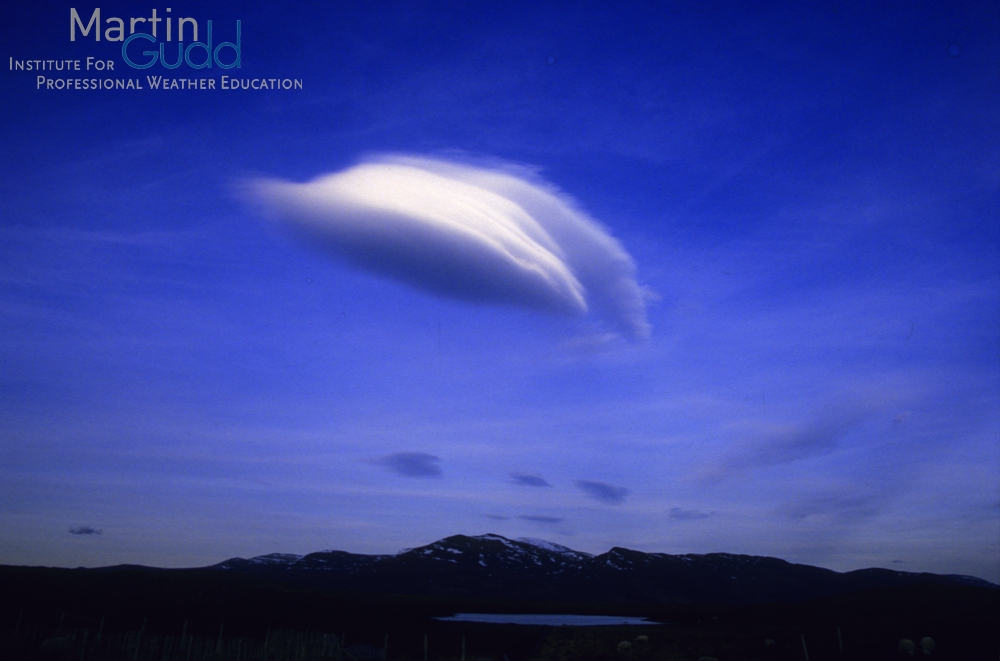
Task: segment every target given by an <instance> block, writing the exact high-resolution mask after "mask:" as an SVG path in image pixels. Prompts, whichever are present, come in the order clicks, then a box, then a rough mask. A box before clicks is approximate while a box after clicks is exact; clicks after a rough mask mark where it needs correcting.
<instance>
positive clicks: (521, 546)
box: [206, 534, 997, 604]
mask: <svg viewBox="0 0 1000 661" xmlns="http://www.w3.org/2000/svg"><path fill="white" fill-rule="evenodd" d="M206 569H210V570H217V571H224V572H227V573H242V574H250V575H255V576H260V577H266V578H270V579H274V580H279V581H281V582H289V583H294V584H300V585H309V586H313V587H319V588H328V589H329V588H332V589H340V590H349V591H355V592H371V593H392V594H411V595H439V596H453V597H474V598H482V599H503V600H528V601H570V602H603V603H636V604H712V603H714V604H753V603H773V602H794V601H802V600H806V599H814V598H817V597H825V596H830V595H836V594H843V593H847V592H854V591H858V590H866V589H873V588H883V587H894V586H905V585H917V584H964V585H973V586H980V587H989V588H997V586H996V585H994V584H992V583H989V582H988V581H984V580H982V579H979V578H975V577H971V576H958V575H940V574H930V573H912V572H900V571H893V570H889V569H877V568H873V569H860V570H856V571H851V572H845V573H841V572H836V571H833V570H830V569H823V568H820V567H812V566H809V565H800V564H794V563H790V562H787V561H785V560H780V559H778V558H770V557H761V556H749V555H735V554H729V553H708V554H685V555H669V554H666V553H643V552H640V551H633V550H630V549H626V548H620V547H615V548H612V549H611V550H610V551H608V552H607V553H602V554H600V555H596V556H595V555H591V554H588V553H582V552H579V551H574V550H572V549H569V548H567V547H565V546H560V545H558V544H552V543H550V542H544V541H542V540H533V539H519V540H511V539H507V538H505V537H501V536H500V535H493V534H487V535H480V536H476V537H470V536H466V535H454V536H451V537H446V538H444V539H442V540H439V541H437V542H434V543H432V544H428V545H426V546H421V547H418V548H413V549H406V550H404V551H401V552H400V553H397V554H395V555H362V554H355V553H347V552H345V551H321V552H318V553H310V554H308V555H305V556H296V555H289V554H278V553H274V554H270V555H264V556H259V557H256V558H250V559H243V558H232V559H229V560H226V561H224V562H221V563H219V564H217V565H213V566H212V567H208V568H206Z"/></svg>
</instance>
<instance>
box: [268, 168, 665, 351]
mask: <svg viewBox="0 0 1000 661" xmlns="http://www.w3.org/2000/svg"><path fill="white" fill-rule="evenodd" d="M249 188H250V191H251V193H252V195H253V196H254V197H256V198H257V199H258V200H260V201H262V202H263V203H264V204H265V206H266V207H267V208H268V209H270V210H271V211H272V212H273V213H276V214H278V215H279V216H280V217H282V218H283V219H285V220H286V221H287V222H288V223H289V224H290V225H292V226H293V227H295V228H297V229H299V230H302V231H303V232H304V233H305V234H306V235H307V236H309V237H311V239H312V240H313V241H314V242H316V243H317V244H319V245H320V246H321V247H323V248H324V249H326V250H327V251H328V252H330V253H331V254H333V255H335V256H336V257H337V258H339V259H342V260H345V261H347V262H349V263H351V264H353V265H355V266H357V267H360V268H362V269H365V270H368V271H373V272H375V273H379V274H382V275H386V276H389V277H392V278H394V279H396V280H399V281H402V282H405V283H408V284H410V285H413V286H415V287H418V288H421V289H424V290H428V291H431V292H434V293H437V294H441V295H445V296H450V297H453V298H459V299H464V300H468V301H473V302H478V303H508V304H513V305H519V306H523V307H531V308H537V309H542V310H547V311H551V312H559V313H568V314H571V315H585V314H588V313H589V314H593V315H595V316H596V317H597V318H599V319H601V320H603V321H604V322H605V323H606V324H607V325H608V326H610V327H611V328H612V329H613V330H614V331H615V332H616V333H618V334H621V335H623V336H626V337H629V338H632V339H642V338H646V337H648V336H649V332H650V327H649V323H648V321H647V319H646V293H645V292H644V290H643V289H642V288H641V287H640V286H639V284H638V282H637V281H636V267H635V263H634V262H633V260H632V258H631V256H630V255H629V254H628V253H627V252H626V251H625V249H624V248H623V247H622V246H621V244H620V243H619V242H618V241H617V240H616V239H615V238H614V237H612V236H611V235H610V234H609V233H608V232H607V230H605V229H604V228H603V227H602V226H601V225H600V224H598V223H597V222H596V221H595V220H594V219H592V218H590V217H589V216H588V215H587V214H586V213H584V212H583V211H582V210H581V209H580V208H579V207H578V206H577V205H576V203H575V202H574V201H573V200H572V199H570V198H569V197H568V196H566V195H565V194H563V193H561V192H560V191H558V190H556V189H555V188H554V187H553V186H552V185H550V184H548V183H546V182H544V181H542V180H541V179H540V178H539V177H538V176H537V174H535V173H534V172H532V171H530V170H528V169H527V168H524V167H516V166H510V165H501V166H494V167H478V166H473V165H469V164H466V163H461V162H457V161H447V160H442V159H430V158H416V157H410V156H398V155H397V156H385V157H381V158H373V159H368V160H366V161H364V162H362V163H361V164H359V165H356V166H354V167H352V168H349V169H347V170H344V171H342V172H338V173H335V174H327V175H323V176H321V177H319V178H317V179H314V180H312V181H310V182H306V183H294V182H288V181H281V180H277V179H264V180H260V181H256V182H254V183H253V184H252V185H251V186H250V187H249Z"/></svg>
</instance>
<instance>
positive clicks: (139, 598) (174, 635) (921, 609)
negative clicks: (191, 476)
mask: <svg viewBox="0 0 1000 661" xmlns="http://www.w3.org/2000/svg"><path fill="white" fill-rule="evenodd" d="M0 594H2V595H3V602H2V604H0V659H2V661H7V660H10V661H18V660H20V659H38V660H43V659H67V660H68V659H80V660H81V661H99V660H102V659H109V660H110V659H122V660H123V661H124V660H126V659H127V660H128V661H142V660H146V659H150V660H151V659H157V660H158V661H159V660H164V661H166V660H167V659H183V660H184V661H195V660H196V659H209V658H211V659H234V660H235V659H248V660H249V659H265V658H267V659H274V660H278V659H282V660H283V659H288V660H289V661H290V660H291V659H300V660H302V661H305V660H306V659H336V658H343V659H345V660H346V661H351V660H350V658H349V657H347V656H342V655H341V649H342V647H341V639H344V643H346V647H347V650H348V651H349V652H351V651H352V650H353V656H354V657H357V658H359V661H360V660H361V659H363V657H364V656H365V655H366V654H368V655H378V654H380V653H381V650H382V649H383V647H384V646H385V645H386V642H388V648H387V649H388V659H389V661H423V659H424V640H425V636H426V640H427V652H426V654H427V659H428V660H429V661H461V658H462V644H463V639H464V643H465V659H466V660H467V661H477V660H480V659H490V660H492V661H504V659H506V660H507V661H531V660H545V661H571V660H580V661H590V660H594V661H605V660H606V661H658V660H663V661H672V660H681V659H689V660H691V661H697V659H699V658H700V657H702V656H711V657H714V658H717V659H719V661H730V660H737V659H746V660H752V659H775V660H780V659H805V658H806V656H805V651H804V650H803V646H802V639H803V637H804V639H805V643H806V650H807V651H808V659H809V660H810V661H822V660H824V659H859V660H860V659H895V658H914V657H910V656H908V655H901V654H900V653H899V652H898V645H899V641H900V639H902V638H909V639H911V640H915V641H919V640H920V639H921V638H923V637H925V636H930V637H932V638H933V639H934V640H935V642H936V645H937V647H936V650H935V652H934V653H933V655H931V657H928V658H930V659H942V660H946V659H952V660H958V659H962V660H966V659H970V660H979V659H982V660H994V659H997V658H1000V635H998V634H997V633H996V630H997V629H998V627H997V623H998V622H1000V590H995V589H988V588H979V587H971V586H962V585H950V586H949V585H916V586H907V587H897V588H889V589H883V590H875V591H867V592H858V593H851V594H847V595H840V596H837V597H830V598H825V599H819V600H813V601H808V602H802V603H797V604H765V605H757V606H739V607H737V606H704V605H703V606H676V605H671V606H664V605H648V604H645V605H644V604H636V605H626V604H613V605H608V604H594V603H554V602H501V601H485V600H479V601H477V600H472V599H455V598H444V597H441V598H435V597H409V596H394V595H371V594H365V595H359V594H351V593H343V592H331V591H329V590H324V591H319V590H311V589H309V588H290V587H289V586H288V585H284V584H278V583H270V582H267V581H264V580H261V579H251V578H247V577H243V576H232V575H225V574H219V573H218V572H215V573H211V572H205V571H203V570H185V571H170V572H163V571H157V570H149V569H139V568H137V569H135V570H127V571H121V570H119V571H116V572H101V571H82V570H64V569H42V568H25V567H0ZM455 612H497V613H544V612H548V613H578V614H595V615H633V616H643V617H649V618H651V619H655V620H657V621H659V622H662V624H658V625H655V626H643V627H555V628H553V627H528V626H514V625H486V624H470V623H452V622H440V621H437V620H434V619H432V618H433V617H435V616H447V615H451V614H453V613H455ZM838 628H839V630H840V639H839V640H838ZM639 635H645V636H647V637H648V642H644V641H640V642H638V643H635V642H634V639H635V638H636V637H637V636H639ZM765 639H771V640H773V641H774V643H775V644H774V645H769V646H765V644H764V641H765ZM623 641H632V642H633V645H632V648H631V649H630V650H626V651H621V652H619V651H618V648H619V643H621V642H623ZM841 643H842V646H843V652H841ZM358 645H361V646H363V647H356V646H358ZM917 655H918V657H921V658H922V657H924V655H923V654H922V653H921V652H920V651H919V650H918V651H917Z"/></svg>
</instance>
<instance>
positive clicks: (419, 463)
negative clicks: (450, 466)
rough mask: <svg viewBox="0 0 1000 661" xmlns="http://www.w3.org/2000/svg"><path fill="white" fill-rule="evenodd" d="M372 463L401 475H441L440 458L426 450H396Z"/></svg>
mask: <svg viewBox="0 0 1000 661" xmlns="http://www.w3.org/2000/svg"><path fill="white" fill-rule="evenodd" d="M374 463H376V464H378V465H379V466H382V467H384V468H387V469H389V470H390V471H392V472H393V473H395V474H397V475H402V476H403V477H441V475H442V473H441V466H440V464H441V458H440V457H437V456H435V455H433V454H427V453H426V452H396V453H394V454H389V455H386V456H384V457H379V458H378V459H375V460H374Z"/></svg>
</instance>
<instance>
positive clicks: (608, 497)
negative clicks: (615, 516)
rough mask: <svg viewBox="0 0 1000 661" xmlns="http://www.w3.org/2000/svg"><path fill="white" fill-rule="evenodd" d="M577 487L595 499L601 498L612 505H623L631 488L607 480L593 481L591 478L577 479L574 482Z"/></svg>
mask: <svg viewBox="0 0 1000 661" xmlns="http://www.w3.org/2000/svg"><path fill="white" fill-rule="evenodd" d="M574 484H576V488H577V489H580V490H581V491H583V492H584V493H585V494H587V495H588V496H590V497H591V498H593V499H595V500H600V501H602V502H605V503H609V504H611V505H621V504H622V503H624V502H625V497H626V496H628V494H629V490H628V489H626V488H625V487H616V486H614V485H613V484H608V483H606V482H592V481H591V480H577V481H576V482H574Z"/></svg>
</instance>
